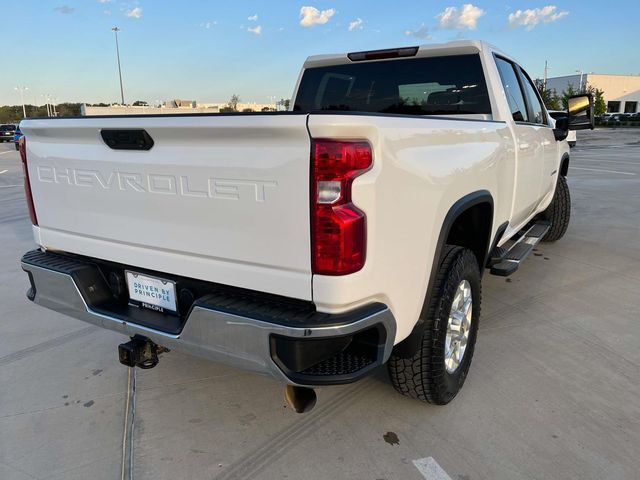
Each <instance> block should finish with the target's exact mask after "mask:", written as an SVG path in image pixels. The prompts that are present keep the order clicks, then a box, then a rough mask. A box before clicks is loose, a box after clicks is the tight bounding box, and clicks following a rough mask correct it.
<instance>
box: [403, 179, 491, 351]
mask: <svg viewBox="0 0 640 480" xmlns="http://www.w3.org/2000/svg"><path fill="white" fill-rule="evenodd" d="M480 203H489V204H490V205H491V223H492V226H493V208H494V207H493V205H494V202H493V196H492V195H491V193H490V192H489V191H488V190H478V191H475V192H472V193H469V194H468V195H465V196H464V197H462V198H461V199H459V200H458V201H457V202H456V203H454V204H453V205H452V206H451V208H449V211H448V212H447V214H446V215H445V217H444V221H443V222H442V227H441V228H440V234H439V235H438V242H437V244H436V249H435V252H434V255H433V259H432V263H431V272H430V274H429V283H428V285H427V291H426V294H425V296H424V301H423V305H422V310H421V312H420V318H418V321H417V322H416V324H415V325H414V327H413V330H411V333H410V334H409V336H408V337H407V338H405V339H404V340H402V341H401V342H400V343H398V344H397V345H396V346H395V347H394V349H393V353H394V355H398V356H400V357H403V358H411V357H413V356H414V355H415V354H416V352H417V351H418V349H419V348H420V342H421V339H422V331H423V326H424V322H423V321H422V317H423V316H424V315H426V313H427V309H428V308H429V300H430V299H431V295H432V294H433V287H434V284H435V279H436V275H437V272H438V267H439V263H440V256H441V255H442V249H443V248H444V245H445V242H446V241H447V237H448V236H449V232H450V231H451V227H452V226H453V223H454V222H455V220H456V219H457V218H458V217H459V216H460V214H461V213H463V212H464V211H465V210H467V209H469V208H471V207H473V206H475V205H478V204H480ZM491 234H492V232H491V228H489V238H488V239H487V245H488V247H489V248H490V246H491ZM488 254H489V251H487V252H485V258H484V259H482V261H481V262H479V266H480V275H481V276H482V271H483V269H484V265H485V264H486V261H487V255H488Z"/></svg>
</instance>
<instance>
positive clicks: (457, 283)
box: [388, 245, 481, 405]
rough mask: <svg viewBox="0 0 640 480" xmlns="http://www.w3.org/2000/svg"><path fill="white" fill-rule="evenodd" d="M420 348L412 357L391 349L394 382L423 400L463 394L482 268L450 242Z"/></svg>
mask: <svg viewBox="0 0 640 480" xmlns="http://www.w3.org/2000/svg"><path fill="white" fill-rule="evenodd" d="M426 301H427V302H429V303H428V308H427V309H426V315H425V316H424V317H421V319H420V320H421V321H422V323H423V326H424V331H423V334H422V341H421V344H420V347H419V349H418V351H417V352H416V353H415V355H414V356H413V357H411V358H403V357H400V356H397V355H394V354H392V355H391V358H390V359H389V362H388V369H389V377H390V379H391V383H392V385H393V387H394V388H395V389H396V390H397V391H398V392H400V393H401V394H403V395H405V396H408V397H412V398H416V399H418V400H421V401H423V402H427V403H434V404H437V405H445V404H447V403H449V402H450V401H451V400H453V399H454V397H455V396H456V395H457V394H458V392H459V391H460V389H461V388H462V385H463V384H464V381H465V379H466V377H467V372H468V371H469V367H470V366H471V359H472V358H473V351H474V347H475V343H476V337H477V333H478V322H479V320H480V302H481V282H480V269H479V267H478V261H477V260H476V257H475V255H474V254H473V253H472V252H471V251H470V250H468V249H466V248H463V247H458V246H450V245H447V246H445V249H444V252H443V255H442V259H441V261H440V266H439V268H438V273H437V275H436V281H435V285H434V288H433V293H432V295H431V298H430V299H427V300H426Z"/></svg>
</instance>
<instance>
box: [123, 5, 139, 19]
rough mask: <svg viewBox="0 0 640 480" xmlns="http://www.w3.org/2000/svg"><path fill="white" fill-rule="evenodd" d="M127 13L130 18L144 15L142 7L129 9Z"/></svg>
mask: <svg viewBox="0 0 640 480" xmlns="http://www.w3.org/2000/svg"><path fill="white" fill-rule="evenodd" d="M125 15H126V16H127V17H130V18H140V17H141V16H142V8H141V7H136V8H133V9H131V10H127V12H126V13H125Z"/></svg>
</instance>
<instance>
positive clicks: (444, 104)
mask: <svg viewBox="0 0 640 480" xmlns="http://www.w3.org/2000/svg"><path fill="white" fill-rule="evenodd" d="M293 109H294V111H301V112H313V111H331V112H371V113H391V114H404V115H483V116H485V117H489V116H490V115H491V103H490V100H489V92H488V90H487V84H486V81H485V77H484V70H483V68H482V63H481V61H480V57H479V55H477V54H469V55H451V56H441V57H426V58H411V59H406V58H403V59H398V60H382V61H368V62H354V63H349V64H342V65H332V66H326V67H317V68H308V69H306V70H305V72H304V74H303V76H302V80H301V81H300V87H299V88H298V95H297V97H296V100H295V103H294V107H293Z"/></svg>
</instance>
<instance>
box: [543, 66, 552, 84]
mask: <svg viewBox="0 0 640 480" xmlns="http://www.w3.org/2000/svg"><path fill="white" fill-rule="evenodd" d="M550 68H551V67H550V66H549V65H548V64H547V61H546V60H545V61H544V81H543V82H542V85H543V87H544V89H545V90H546V89H547V78H548V77H549V69H550Z"/></svg>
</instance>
